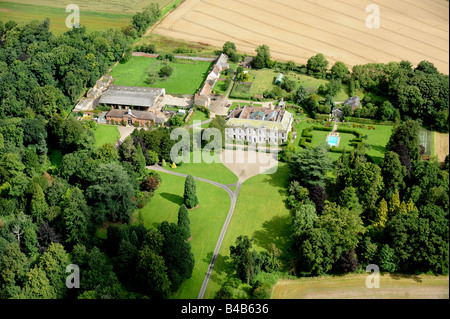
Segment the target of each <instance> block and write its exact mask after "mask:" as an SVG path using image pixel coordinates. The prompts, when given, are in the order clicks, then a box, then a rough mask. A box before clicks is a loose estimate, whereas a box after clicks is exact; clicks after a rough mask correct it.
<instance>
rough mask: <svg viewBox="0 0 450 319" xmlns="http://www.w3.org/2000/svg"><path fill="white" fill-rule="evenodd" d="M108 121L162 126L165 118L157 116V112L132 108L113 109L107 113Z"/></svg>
mask: <svg viewBox="0 0 450 319" xmlns="http://www.w3.org/2000/svg"><path fill="white" fill-rule="evenodd" d="M105 117H106V121H107V123H113V124H121V123H122V122H123V121H125V123H126V124H127V125H138V126H161V125H163V124H164V122H165V119H164V118H160V117H157V116H156V114H154V113H152V112H147V111H135V110H131V109H127V110H118V109H113V110H111V111H109V112H108V113H106V115H105Z"/></svg>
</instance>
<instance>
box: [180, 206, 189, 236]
mask: <svg viewBox="0 0 450 319" xmlns="http://www.w3.org/2000/svg"><path fill="white" fill-rule="evenodd" d="M178 227H180V228H181V230H182V233H183V238H184V239H185V240H186V239H188V238H189V237H191V221H190V220H189V212H188V210H187V208H186V205H184V204H183V205H181V206H180V209H179V210H178Z"/></svg>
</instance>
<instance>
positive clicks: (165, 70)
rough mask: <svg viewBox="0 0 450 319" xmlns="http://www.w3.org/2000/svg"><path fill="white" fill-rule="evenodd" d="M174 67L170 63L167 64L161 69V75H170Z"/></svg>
mask: <svg viewBox="0 0 450 319" xmlns="http://www.w3.org/2000/svg"><path fill="white" fill-rule="evenodd" d="M173 70H174V68H173V67H171V66H170V65H165V66H163V67H162V68H161V69H160V70H159V73H158V74H159V76H160V77H162V78H163V77H169V76H171V75H172V73H173Z"/></svg>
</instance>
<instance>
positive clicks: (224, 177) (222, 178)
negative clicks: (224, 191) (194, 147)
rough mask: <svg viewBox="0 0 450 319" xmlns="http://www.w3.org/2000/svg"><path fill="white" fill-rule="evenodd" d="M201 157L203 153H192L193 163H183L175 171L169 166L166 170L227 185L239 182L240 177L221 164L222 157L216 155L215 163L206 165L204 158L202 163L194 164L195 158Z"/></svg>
mask: <svg viewBox="0 0 450 319" xmlns="http://www.w3.org/2000/svg"><path fill="white" fill-rule="evenodd" d="M200 155H201V151H196V153H194V152H191V153H190V159H191V163H183V164H182V165H181V166H178V167H177V168H175V169H172V168H171V167H170V165H167V167H165V168H166V169H167V170H172V171H174V172H177V173H182V174H191V175H192V176H195V177H201V178H205V179H209V180H211V181H215V182H219V183H222V184H225V185H228V184H234V183H237V182H238V177H237V176H236V175H235V174H234V173H233V172H231V171H230V170H229V169H228V168H226V167H225V165H223V164H222V163H221V160H220V155H214V163H205V162H204V161H203V159H202V158H201V159H200V160H202V163H193V162H194V160H195V158H194V156H199V157H200Z"/></svg>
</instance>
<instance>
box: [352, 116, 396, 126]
mask: <svg viewBox="0 0 450 319" xmlns="http://www.w3.org/2000/svg"><path fill="white" fill-rule="evenodd" d="M348 122H354V123H360V124H377V125H394V124H395V123H394V122H392V121H384V122H383V121H379V120H373V119H366V118H361V117H348Z"/></svg>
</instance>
